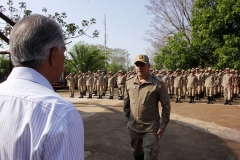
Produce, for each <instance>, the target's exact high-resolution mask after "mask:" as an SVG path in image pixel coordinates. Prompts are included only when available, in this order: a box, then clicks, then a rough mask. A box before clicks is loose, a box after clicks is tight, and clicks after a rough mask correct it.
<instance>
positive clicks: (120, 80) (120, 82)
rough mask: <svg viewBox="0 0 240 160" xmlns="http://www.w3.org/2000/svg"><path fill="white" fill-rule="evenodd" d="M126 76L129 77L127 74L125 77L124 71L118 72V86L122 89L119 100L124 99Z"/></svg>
mask: <svg viewBox="0 0 240 160" xmlns="http://www.w3.org/2000/svg"><path fill="white" fill-rule="evenodd" d="M126 76H127V74H126V75H125V74H124V73H123V71H122V70H120V71H118V72H117V85H118V88H119V89H120V90H119V99H118V100H123V99H124V91H125V83H126Z"/></svg>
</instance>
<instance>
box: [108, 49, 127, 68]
mask: <svg viewBox="0 0 240 160" xmlns="http://www.w3.org/2000/svg"><path fill="white" fill-rule="evenodd" d="M107 59H108V64H107V71H112V72H113V73H116V72H117V71H119V70H122V71H123V72H126V71H128V70H129V67H130V66H129V65H130V60H129V52H128V51H127V50H125V49H120V48H116V49H108V53H107Z"/></svg>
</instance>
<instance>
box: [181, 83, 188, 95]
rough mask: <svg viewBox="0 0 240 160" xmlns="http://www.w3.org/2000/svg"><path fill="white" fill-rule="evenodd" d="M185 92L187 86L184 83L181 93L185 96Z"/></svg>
mask: <svg viewBox="0 0 240 160" xmlns="http://www.w3.org/2000/svg"><path fill="white" fill-rule="evenodd" d="M186 93H187V86H186V85H183V86H182V95H183V96H185V95H186Z"/></svg>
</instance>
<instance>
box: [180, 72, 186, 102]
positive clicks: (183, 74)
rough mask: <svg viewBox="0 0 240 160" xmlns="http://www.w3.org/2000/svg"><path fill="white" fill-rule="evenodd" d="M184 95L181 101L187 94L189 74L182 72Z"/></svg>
mask: <svg viewBox="0 0 240 160" xmlns="http://www.w3.org/2000/svg"><path fill="white" fill-rule="evenodd" d="M181 72H182V95H181V99H185V96H186V93H187V74H185V71H184V70H182V71H181Z"/></svg>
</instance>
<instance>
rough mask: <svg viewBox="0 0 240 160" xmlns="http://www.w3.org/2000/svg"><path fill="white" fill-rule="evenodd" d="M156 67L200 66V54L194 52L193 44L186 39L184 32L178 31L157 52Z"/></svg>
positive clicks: (185, 67) (183, 67)
mask: <svg viewBox="0 0 240 160" xmlns="http://www.w3.org/2000/svg"><path fill="white" fill-rule="evenodd" d="M154 62H155V63H154V68H156V69H161V68H166V69H174V70H175V69H177V68H181V69H189V68H192V66H194V67H197V66H199V59H198V55H196V54H194V52H193V50H192V47H191V45H190V44H189V43H188V41H187V40H186V38H185V36H184V33H181V32H179V33H176V34H175V35H174V36H172V37H168V41H167V45H166V46H164V47H162V48H161V51H160V53H156V55H155V58H154Z"/></svg>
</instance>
